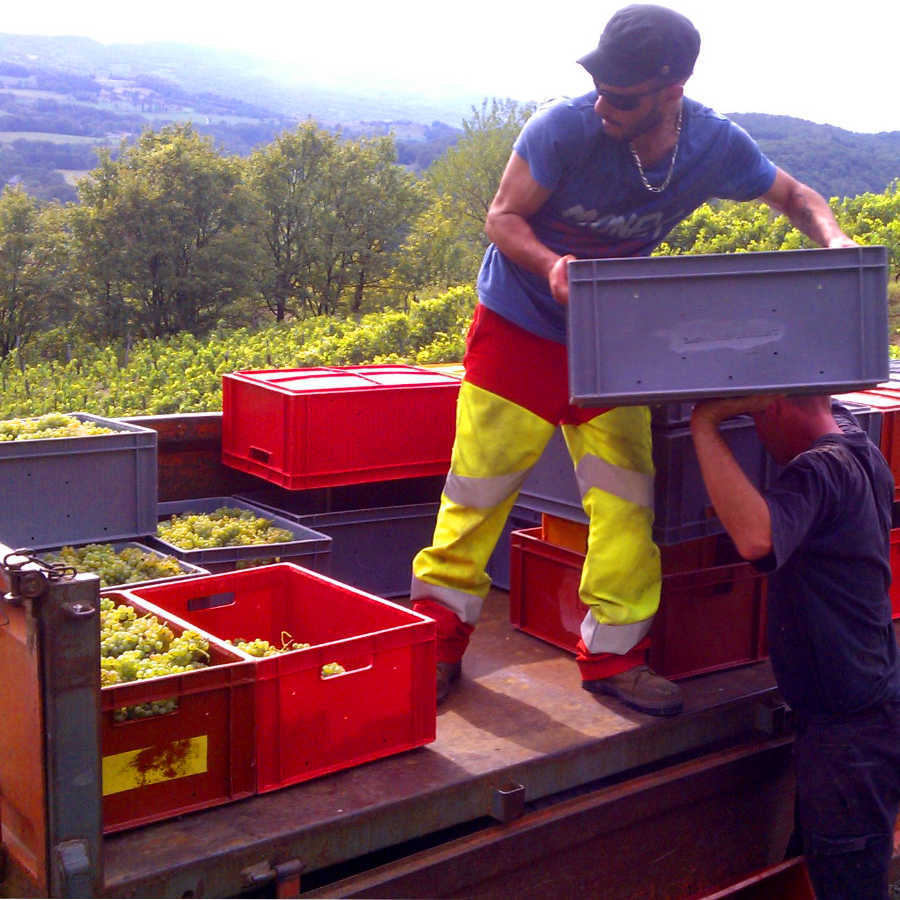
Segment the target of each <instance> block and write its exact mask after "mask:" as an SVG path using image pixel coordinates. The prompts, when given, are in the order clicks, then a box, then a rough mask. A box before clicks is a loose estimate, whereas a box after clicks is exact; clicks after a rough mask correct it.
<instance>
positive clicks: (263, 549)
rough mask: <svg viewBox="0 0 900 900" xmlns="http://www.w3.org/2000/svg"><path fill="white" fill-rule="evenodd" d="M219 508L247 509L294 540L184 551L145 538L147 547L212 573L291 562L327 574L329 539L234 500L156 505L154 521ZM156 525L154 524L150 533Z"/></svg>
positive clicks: (174, 501)
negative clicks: (289, 534) (286, 532)
mask: <svg viewBox="0 0 900 900" xmlns="http://www.w3.org/2000/svg"><path fill="white" fill-rule="evenodd" d="M221 506H230V507H237V508H239V509H249V510H250V511H251V512H254V513H256V515H258V516H262V517H263V518H266V519H269V520H270V521H271V522H272V523H273V524H274V525H277V526H278V527H279V528H286V529H287V530H288V531H290V532H291V533H292V534H293V536H294V539H293V540H291V541H285V542H284V543H281V544H246V545H235V546H232V547H207V548H202V549H199V550H186V549H184V548H182V547H178V546H176V545H175V544H170V543H169V542H168V541H164V540H162V538H159V537H156V536H155V535H152V536H150V537H147V538H146V541H147V543H148V544H149V545H150V546H151V547H155V548H158V549H160V550H163V551H164V552H165V553H170V554H172V556H175V557H177V558H178V559H183V560H186V561H187V562H190V563H193V564H194V565H197V566H202V567H203V568H205V569H208V570H209V571H210V572H212V573H218V572H227V571H231V570H232V569H235V568H244V567H246V566H250V565H255V564H260V565H262V564H263V563H266V562H271V561H272V560H277V561H279V562H292V563H296V564H297V565H298V566H303V567H304V568H307V569H314V570H315V571H317V572H322V573H323V574H329V569H330V556H331V538H330V537H328V535H326V534H321V533H320V532H318V531H313V530H312V529H311V528H307V527H306V526H304V525H300V524H299V523H298V522H297V521H296V520H292V519H287V518H284V517H282V516H279V515H277V514H276V513H274V512H273V511H272V510H270V509H263V508H262V507H259V506H255V505H254V504H252V503H248V502H247V501H246V500H238V499H237V498H236V497H202V498H199V499H196V500H171V501H168V502H166V503H160V504H159V509H158V518H159V520H160V521H162V520H163V519H167V518H169V517H170V516H173V515H176V514H178V515H184V514H185V513H211V512H214V511H215V510H217V509H218V508H219V507H221ZM155 528H156V523H154V530H155Z"/></svg>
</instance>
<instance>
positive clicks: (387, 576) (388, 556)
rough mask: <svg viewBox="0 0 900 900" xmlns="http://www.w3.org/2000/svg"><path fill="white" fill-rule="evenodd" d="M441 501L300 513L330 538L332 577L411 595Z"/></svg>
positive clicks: (383, 592) (385, 594) (376, 590)
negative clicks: (415, 559)
mask: <svg viewBox="0 0 900 900" xmlns="http://www.w3.org/2000/svg"><path fill="white" fill-rule="evenodd" d="M439 506H440V504H439V503H414V504H410V505H407V506H387V507H375V508H372V509H353V510H343V511H340V512H330V513H317V514H314V515H307V516H299V517H298V518H297V521H298V522H299V523H300V524H302V525H306V526H307V527H309V528H313V529H315V530H316V531H320V532H322V534H327V535H328V536H329V537H330V538H331V573H330V574H331V577H332V578H334V579H336V580H337V581H341V582H343V583H344V584H349V585H351V586H352V587H356V588H360V589H361V590H364V591H368V592H369V593H370V594H375V595H376V596H378V597H406V596H409V585H410V580H411V578H412V561H413V557H414V556H415V555H416V554H417V553H418V552H419V551H420V550H421V549H422V548H423V547H427V546H428V545H429V544H430V543H431V540H432V536H433V535H434V523H435V520H436V519H437V512H438V507H439Z"/></svg>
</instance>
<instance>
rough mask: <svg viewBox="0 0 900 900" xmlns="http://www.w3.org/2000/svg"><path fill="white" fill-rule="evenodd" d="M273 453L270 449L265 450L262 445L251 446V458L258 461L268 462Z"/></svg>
mask: <svg viewBox="0 0 900 900" xmlns="http://www.w3.org/2000/svg"><path fill="white" fill-rule="evenodd" d="M271 455H272V454H271V453H270V452H269V451H268V450H263V449H262V447H253V446H251V447H250V456H251V458H252V459H255V460H257V461H258V462H264V463H267V462H268V461H269V457H270V456H271Z"/></svg>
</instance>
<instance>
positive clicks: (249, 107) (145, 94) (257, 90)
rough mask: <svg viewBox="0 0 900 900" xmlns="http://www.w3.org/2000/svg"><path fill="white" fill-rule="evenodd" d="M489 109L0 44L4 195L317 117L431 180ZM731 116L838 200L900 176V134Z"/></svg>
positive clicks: (95, 50)
mask: <svg viewBox="0 0 900 900" xmlns="http://www.w3.org/2000/svg"><path fill="white" fill-rule="evenodd" d="M481 99H482V98H481V97H475V96H457V97H446V98H438V99H435V98H432V97H424V96H419V95H414V94H397V93H390V94H388V93H385V92H383V91H378V90H377V89H376V88H374V87H372V88H369V89H365V88H362V89H360V90H354V91H353V92H352V93H351V92H342V91H338V90H333V89H324V88H321V87H317V86H313V85H302V84H291V83H289V82H287V81H285V80H283V79H280V78H279V77H278V75H277V72H276V73H275V74H274V75H273V69H272V66H271V65H270V64H269V63H267V62H265V61H263V60H259V59H256V58H253V57H250V56H246V55H242V54H238V53H232V52H220V51H215V50H210V49H207V48H199V47H189V46H183V45H178V44H139V45H132V44H113V45H105V44H101V43H98V42H97V41H93V40H90V39H88V38H79V37H40V36H32V35H10V34H5V35H2V34H0V186H2V185H3V184H7V183H19V184H22V185H23V186H25V188H26V189H27V190H28V191H29V192H31V193H33V194H34V195H36V196H39V197H42V198H45V199H53V198H55V199H61V200H73V199H75V196H76V195H75V191H74V188H73V187H72V185H73V184H74V182H75V181H76V180H77V179H78V178H79V177H81V176H82V175H83V174H84V173H85V172H86V171H87V170H89V169H91V168H93V166H94V165H95V162H96V154H95V151H96V148H97V147H98V146H110V147H117V146H118V145H119V143H120V142H121V140H122V139H123V138H130V137H133V136H135V135H137V134H139V133H140V132H141V131H142V130H143V129H145V128H152V127H160V126H162V125H164V124H166V123H170V122H183V121H188V120H189V121H191V122H193V124H194V126H195V127H196V128H197V130H198V131H200V132H203V133H206V134H209V135H211V136H212V137H213V138H214V139H215V140H216V142H217V144H218V145H219V146H221V147H222V148H223V149H224V150H226V151H227V152H230V153H238V154H242V155H245V154H248V153H250V152H251V151H252V150H253V149H254V148H255V147H257V146H260V145H261V144H265V143H268V142H269V141H271V140H272V139H273V138H274V137H275V136H276V135H277V134H278V133H279V132H281V131H283V130H285V129H288V128H292V127H294V126H295V125H296V124H297V123H298V122H300V121H303V120H305V119H308V118H311V119H313V120H315V121H316V122H318V123H319V124H320V125H322V126H323V127H327V128H334V129H339V130H340V131H341V133H342V134H344V135H346V136H348V137H357V136H360V135H370V134H388V133H393V134H394V135H395V138H396V140H397V147H398V158H399V161H400V162H401V164H403V165H406V166H409V167H410V168H413V169H416V170H422V169H424V168H427V166H428V165H429V164H430V163H431V162H432V161H433V160H434V159H436V158H437V157H438V156H440V155H441V154H442V153H443V152H444V151H445V150H446V148H447V147H449V146H451V145H452V144H453V143H454V142H455V141H456V140H457V139H458V137H459V135H460V134H461V130H460V124H461V122H462V119H463V118H464V117H465V116H467V115H468V114H469V113H470V112H471V110H472V107H474V106H478V105H480V102H481ZM732 118H734V120H735V121H737V122H739V123H740V124H741V125H742V126H743V127H744V128H746V129H747V130H748V131H749V132H750V133H751V134H752V135H753V136H754V137H755V138H756V139H757V140H758V141H759V143H760V145H761V146H762V148H763V150H764V152H766V153H767V155H769V156H770V157H771V158H772V159H773V161H775V162H776V163H777V164H778V165H780V166H781V167H782V168H784V169H786V170H787V171H789V172H791V173H792V174H793V175H795V176H796V177H798V178H800V179H801V180H802V181H805V182H807V183H808V184H810V185H812V186H813V187H814V188H816V189H817V190H819V191H820V192H821V193H823V194H824V195H825V196H826V197H831V196H855V195H857V194H860V193H863V192H865V191H874V192H881V191H883V190H884V189H885V187H886V186H887V185H888V184H889V183H890V182H891V181H892V180H893V179H895V178H898V177H900V132H890V133H885V134H877V135H871V134H856V133H854V132H850V131H844V130H842V129H840V128H835V127H833V126H829V125H816V124H814V123H812V122H806V121H804V120H802V119H795V118H790V117H787V116H770V115H765V114H761V113H735V114H733V115H732Z"/></svg>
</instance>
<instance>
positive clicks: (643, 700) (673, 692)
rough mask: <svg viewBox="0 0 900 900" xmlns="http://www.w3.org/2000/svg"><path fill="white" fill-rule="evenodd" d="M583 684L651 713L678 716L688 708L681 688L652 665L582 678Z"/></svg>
mask: <svg viewBox="0 0 900 900" xmlns="http://www.w3.org/2000/svg"><path fill="white" fill-rule="evenodd" d="M581 686H582V687H583V688H584V689H585V690H586V691H590V692H591V693H592V694H609V695H610V696H611V697H615V698H616V699H617V700H621V701H622V703H624V704H625V705H626V706H630V707H631V708H632V709H636V710H638V712H642V713H647V715H649V716H676V715H678V713H680V712H681V710H682V709H683V708H684V697H683V695H682V693H681V688H680V687H678V685H677V684H673V683H672V682H671V681H668V680H667V679H665V678H663V677H662V675H657V674H656V672H654V671H653V669H651V668H650V667H649V666H644V665H640V666H635V667H634V668H633V669H627V670H626V671H625V672H619V674H618V675H610V676H609V677H608V678H595V679H593V680H592V681H582V682H581Z"/></svg>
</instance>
